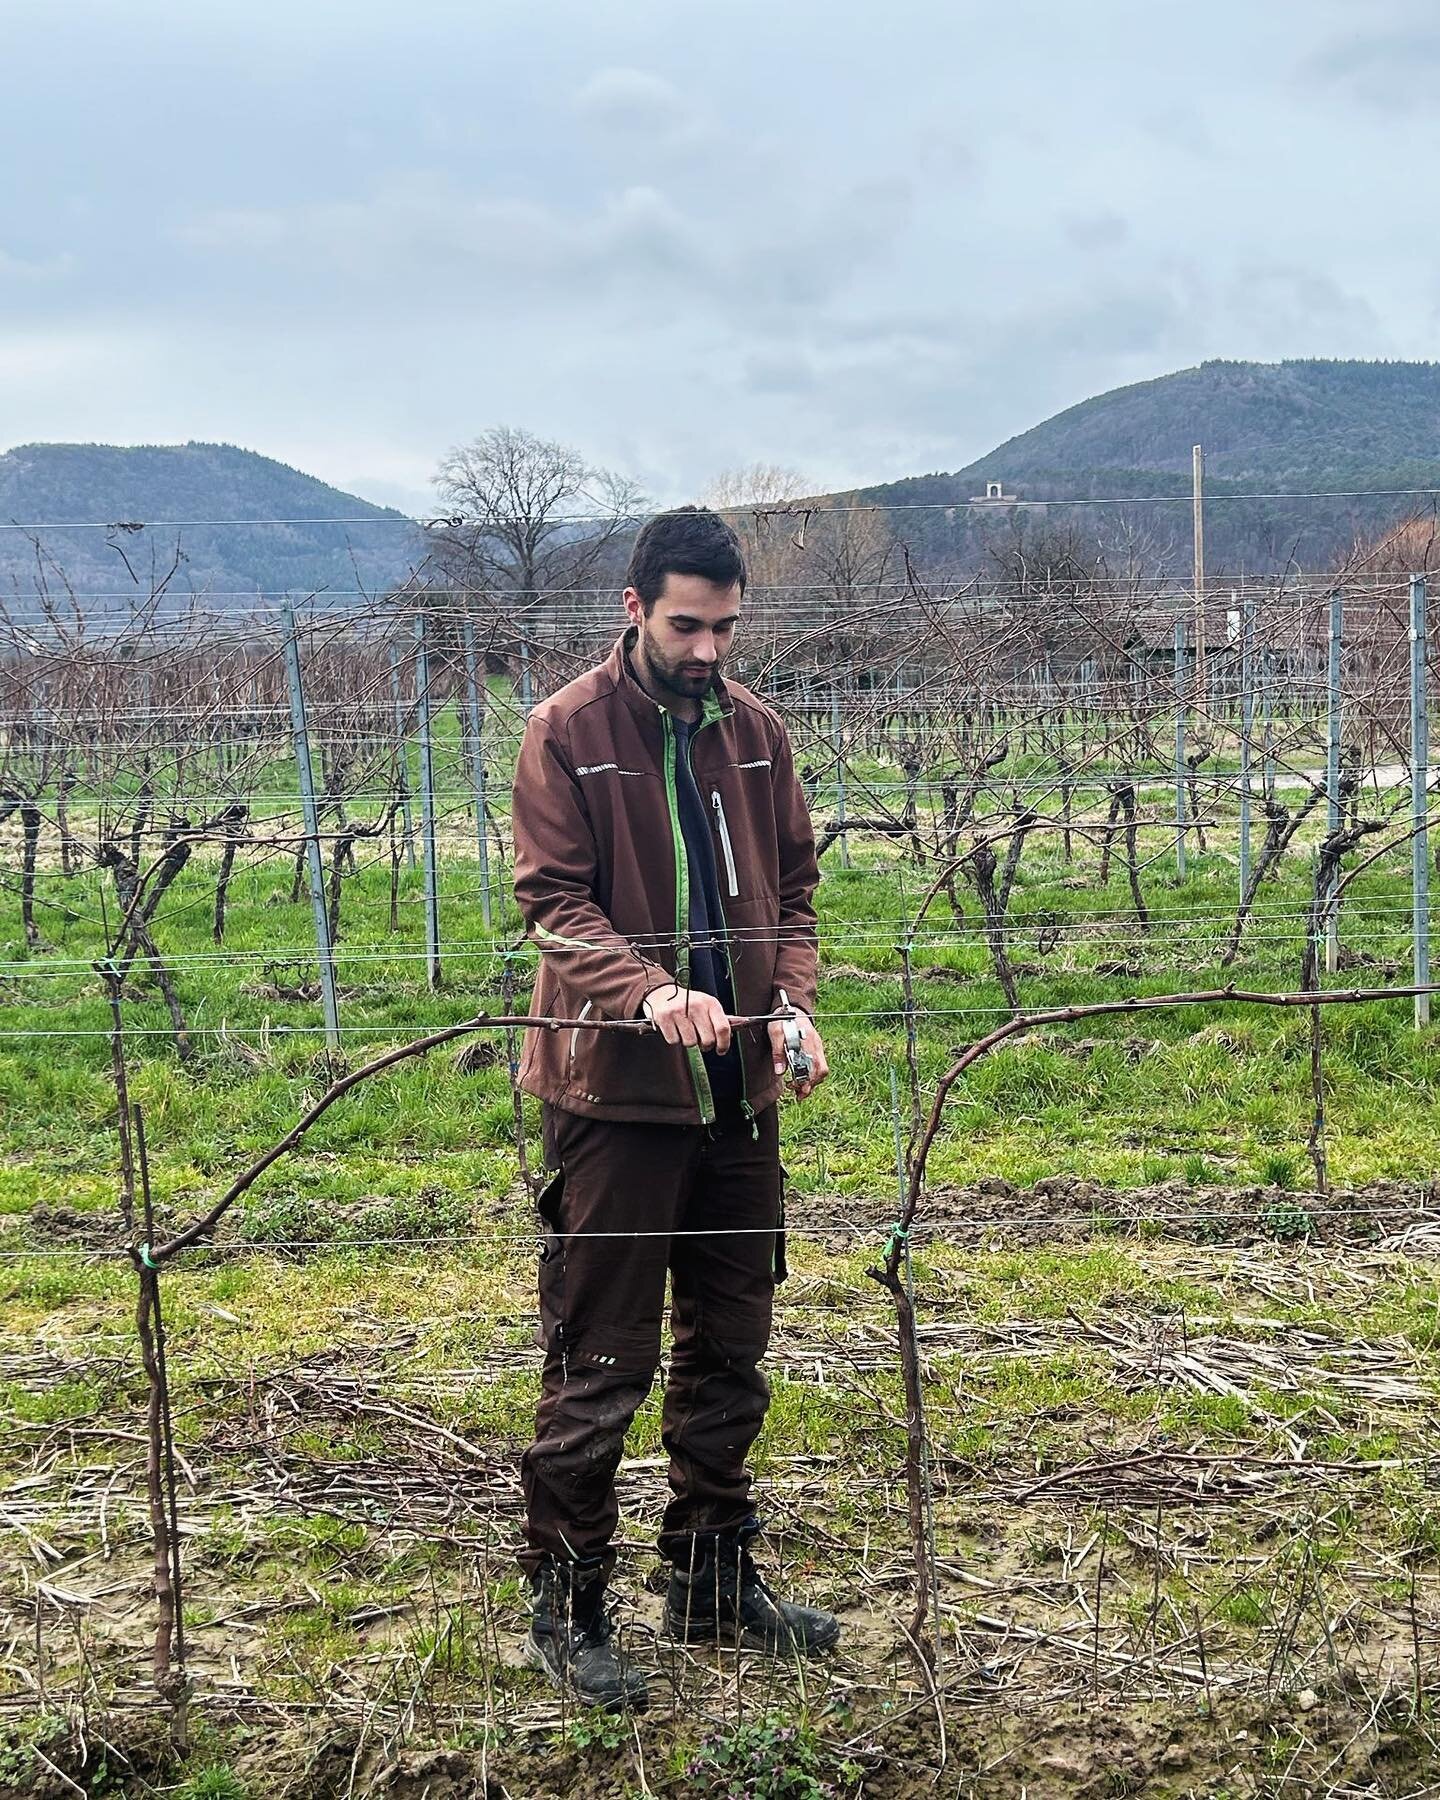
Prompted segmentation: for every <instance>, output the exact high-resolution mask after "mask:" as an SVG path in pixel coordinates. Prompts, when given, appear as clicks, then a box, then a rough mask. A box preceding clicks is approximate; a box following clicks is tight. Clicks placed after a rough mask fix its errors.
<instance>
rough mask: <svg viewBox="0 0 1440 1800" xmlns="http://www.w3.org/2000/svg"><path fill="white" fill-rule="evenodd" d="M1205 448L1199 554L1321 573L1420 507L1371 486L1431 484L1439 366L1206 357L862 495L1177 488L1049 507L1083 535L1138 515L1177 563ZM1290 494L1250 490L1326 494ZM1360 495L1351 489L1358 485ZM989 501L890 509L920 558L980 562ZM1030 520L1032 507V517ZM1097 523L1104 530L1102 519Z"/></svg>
mask: <svg viewBox="0 0 1440 1800" xmlns="http://www.w3.org/2000/svg"><path fill="white" fill-rule="evenodd" d="M1197 443H1198V444H1200V445H1202V446H1203V448H1204V451H1205V486H1206V491H1207V494H1208V495H1209V496H1210V497H1211V499H1212V500H1213V501H1214V504H1213V505H1211V506H1209V507H1207V512H1206V546H1207V557H1208V560H1209V562H1210V565H1211V567H1212V568H1213V569H1214V570H1215V571H1216V572H1217V573H1218V572H1220V571H1221V570H1225V571H1228V572H1231V573H1234V572H1238V571H1240V570H1244V569H1249V570H1252V571H1260V570H1269V569H1274V568H1276V567H1283V566H1284V565H1285V564H1286V563H1287V562H1289V561H1290V560H1291V559H1292V558H1293V559H1294V560H1295V561H1296V562H1298V563H1299V564H1300V565H1301V566H1302V567H1307V568H1321V567H1329V566H1330V565H1331V564H1332V563H1333V562H1334V560H1335V558H1336V557H1337V556H1339V555H1343V554H1344V552H1345V551H1346V550H1347V549H1348V548H1349V546H1350V544H1351V543H1352V542H1353V540H1354V538H1355V537H1356V536H1357V535H1365V534H1369V533H1372V532H1374V531H1376V530H1379V529H1381V528H1383V527H1384V526H1385V525H1386V524H1388V523H1390V522H1392V521H1393V520H1395V519H1396V518H1400V517H1404V516H1405V515H1406V514H1407V513H1409V512H1413V511H1417V510H1426V509H1427V508H1428V504H1429V503H1428V502H1427V501H1426V500H1425V499H1423V498H1413V499H1412V498H1405V497H1401V496H1388V495H1383V494H1379V493H1377V490H1384V489H1415V488H1440V363H1433V362H1341V361H1322V360H1315V359H1309V360H1295V361H1289V362H1279V363H1253V362H1218V361H1217V362H1207V363H1201V364H1200V365H1199V366H1198V367H1197V368H1193V369H1181V370H1179V371H1177V372H1176V373H1175V374H1173V375H1162V376H1159V377H1158V378H1156V379H1155V380H1152V381H1142V382H1136V383H1134V384H1132V385H1131V386H1129V387H1122V388H1115V389H1112V390H1111V391H1110V392H1109V393H1105V394H1099V395H1096V396H1095V397H1094V398H1093V399H1090V400H1083V401H1081V402H1080V403H1079V404H1078V405H1076V406H1071V407H1067V408H1066V409H1065V410H1064V411H1063V412H1059V413H1056V414H1055V415H1054V416H1053V417H1052V418H1049V419H1046V420H1045V421H1043V423H1041V424H1039V425H1035V426H1032V427H1031V428H1030V429H1029V430H1028V431H1023V432H1020V433H1019V434H1018V435H1017V436H1015V437H1012V438H1009V439H1007V440H1006V441H1005V442H1004V443H1003V444H999V445H997V446H996V447H995V449H994V450H992V451H991V452H989V454H988V455H986V456H982V457H979V458H978V459H977V460H976V461H974V462H972V463H970V464H968V465H967V466H966V467H965V468H962V469H959V470H956V471H954V472H950V473H943V474H931V475H917V476H912V477H909V478H906V479H904V480H900V481H892V482H886V483H883V484H880V485H876V486H873V487H867V488H863V489H860V490H859V495H860V497H861V498H863V499H864V500H866V501H870V502H890V503H892V504H909V505H911V506H916V505H922V506H923V505H934V506H939V507H942V508H943V507H952V506H956V507H960V506H964V505H965V503H966V502H968V501H970V500H971V499H972V498H973V497H974V496H976V495H984V493H985V491H986V483H987V481H999V482H1001V483H1002V484H1003V486H1004V490H1005V492H1006V493H1007V494H1008V493H1014V494H1016V495H1018V497H1019V498H1020V499H1022V500H1080V499H1099V500H1107V501H1113V500H1119V499H1122V498H1125V497H1128V496H1137V495H1140V496H1153V495H1159V496H1173V503H1171V504H1166V505H1158V506H1157V505H1149V506H1135V507H1126V508H1114V507H1106V508H1103V509H1102V508H1099V507H1094V508H1085V507H1073V508H1072V507H1065V508H1058V507H1057V508H1054V509H1052V510H1050V511H1049V512H1047V514H1046V516H1047V517H1049V518H1051V519H1054V520H1060V519H1070V520H1074V521H1077V522H1080V523H1082V524H1083V525H1084V527H1085V529H1086V530H1087V531H1090V530H1092V529H1093V530H1094V531H1109V532H1111V533H1112V534H1113V533H1114V532H1115V531H1116V530H1117V529H1119V528H1122V527H1123V528H1124V529H1127V530H1132V531H1133V530H1134V529H1135V528H1136V526H1137V524H1138V525H1139V526H1140V527H1141V528H1142V529H1143V530H1145V531H1146V532H1148V533H1149V534H1150V536H1151V537H1152V538H1153V539H1157V540H1160V547H1161V550H1162V551H1163V549H1164V542H1165V540H1168V541H1169V543H1170V546H1171V556H1172V560H1176V561H1182V560H1185V559H1187V558H1188V554H1189V552H1188V542H1189V518H1188V510H1187V509H1186V507H1185V505H1184V503H1187V502H1188V499H1189V495H1190V463H1191V448H1192V446H1193V445H1195V444H1197ZM1334 490H1345V492H1346V497H1342V498H1325V499H1307V500H1287V499H1261V498H1255V497H1253V496H1258V495H1273V494H1276V493H1285V494H1290V493H1305V494H1313V493H1317V492H1321V491H1324V492H1327V493H1333V491H1334ZM1357 490H1358V491H1360V492H1361V493H1362V495H1369V496H1373V497H1372V498H1364V497H1362V498H1358V499H1357V498H1351V497H1348V496H1349V495H1350V494H1351V493H1352V492H1354V491H1357ZM997 510H998V511H1000V512H1003V511H1004V509H1003V508H1001V509H993V508H984V509H980V508H969V507H966V508H965V510H963V511H961V512H957V514H956V515H955V518H954V519H953V520H951V519H947V517H946V516H945V514H944V513H943V512H941V513H938V514H924V513H916V514H914V515H912V516H910V517H908V518H904V517H897V528H898V529H899V531H900V533H901V535H908V538H909V541H910V542H911V543H912V545H914V546H915V547H916V548H918V549H920V550H921V551H923V552H924V553H925V554H927V556H929V557H930V558H931V559H932V560H934V559H937V558H943V559H944V560H947V561H952V562H956V563H959V564H973V563H975V562H977V561H981V560H983V558H984V555H985V551H986V545H987V542H989V541H990V540H991V539H992V538H993V536H994V533H995V530H996V514H997ZM1030 516H1031V518H1032V519H1033V517H1034V516H1035V515H1033V514H1032V515H1030ZM1106 520H1108V521H1109V524H1108V525H1107V524H1106V523H1105V521H1106Z"/></svg>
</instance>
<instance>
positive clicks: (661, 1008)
mask: <svg viewBox="0 0 1440 1800" xmlns="http://www.w3.org/2000/svg"><path fill="white" fill-rule="evenodd" d="M640 1010H641V1012H642V1013H644V1015H645V1017H646V1018H647V1019H649V1021H650V1022H651V1024H652V1025H653V1026H654V1027H655V1029H656V1030H657V1031H658V1032H659V1033H660V1035H661V1037H663V1038H664V1040H665V1042H666V1043H667V1044H680V1045H683V1046H687V1047H688V1046H689V1045H691V1044H693V1045H695V1046H696V1047H697V1048H698V1049H701V1050H714V1051H717V1052H718V1053H719V1054H720V1055H721V1056H723V1055H724V1054H725V1052H726V1051H727V1050H728V1049H729V1048H730V1019H729V1016H728V1015H727V1014H726V1011H725V1008H724V1007H723V1006H722V1005H721V1004H720V1002H719V1001H718V1000H717V999H716V998H715V996H714V995H713V994H705V993H702V992H701V991H700V990H699V989H698V988H682V987H677V986H675V985H674V984H673V983H672V984H671V986H669V987H661V988H652V989H651V990H650V992H649V993H648V994H647V995H646V996H645V1003H644V1005H643V1006H642V1007H641V1008H640Z"/></svg>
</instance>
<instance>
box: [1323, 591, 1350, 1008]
mask: <svg viewBox="0 0 1440 1800" xmlns="http://www.w3.org/2000/svg"><path fill="white" fill-rule="evenodd" d="M1344 633H1345V596H1344V594H1343V592H1342V591H1341V590H1340V589H1339V588H1336V590H1335V592H1334V593H1333V594H1331V596H1330V661H1329V670H1330V677H1329V703H1328V704H1329V713H1328V731H1327V737H1326V754H1325V829H1326V832H1327V834H1333V833H1334V832H1336V831H1338V830H1339V829H1340V824H1341V813H1340V728H1341V701H1340V669H1341V657H1342V653H1343V647H1344ZM1339 879H1340V873H1339V870H1338V869H1337V870H1336V871H1335V873H1334V874H1333V875H1332V876H1331V878H1330V884H1329V891H1328V892H1327V893H1326V895H1325V973H1326V974H1327V975H1333V974H1334V973H1335V971H1336V969H1337V968H1338V967H1339V963H1340V912H1339V908H1338V906H1337V905H1336V903H1335V890H1336V888H1337V886H1338V885H1339Z"/></svg>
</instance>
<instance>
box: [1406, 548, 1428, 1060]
mask: <svg viewBox="0 0 1440 1800" xmlns="http://www.w3.org/2000/svg"><path fill="white" fill-rule="evenodd" d="M1425 648H1426V635H1425V577H1424V576H1423V575H1412V576H1411V577H1410V828H1411V832H1412V834H1413V835H1412V836H1411V839H1410V868H1411V875H1412V884H1413V899H1414V917H1413V920H1412V926H1411V929H1412V933H1413V937H1414V958H1415V963H1414V966H1415V985H1416V987H1428V986H1429V985H1430V832H1429V828H1428V825H1427V822H1426V821H1427V817H1428V812H1429V803H1430V709H1429V695H1428V683H1427V681H1426V678H1425ZM1415 1023H1416V1025H1417V1026H1421V1025H1428V1024H1429V1023H1430V996H1429V995H1428V994H1417V995H1416V996H1415Z"/></svg>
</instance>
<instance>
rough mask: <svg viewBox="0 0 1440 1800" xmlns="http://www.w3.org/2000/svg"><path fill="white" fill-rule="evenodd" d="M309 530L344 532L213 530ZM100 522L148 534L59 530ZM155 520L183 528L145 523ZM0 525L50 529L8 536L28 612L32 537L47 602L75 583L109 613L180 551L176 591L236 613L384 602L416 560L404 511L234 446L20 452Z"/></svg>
mask: <svg viewBox="0 0 1440 1800" xmlns="http://www.w3.org/2000/svg"><path fill="white" fill-rule="evenodd" d="M308 519H324V520H340V521H343V523H341V524H322V525H313V524H293V523H289V524H254V525H249V524H244V523H211V521H247V520H257V521H259V520H308ZM92 520H98V521H106V522H108V523H109V524H111V525H115V526H121V525H129V524H131V523H135V522H141V523H144V524H145V526H146V528H145V530H143V531H132V530H129V529H117V530H111V531H106V530H95V529H88V530H68V531H67V530H62V529H55V528H54V527H55V526H56V525H64V524H68V523H87V524H88V522H90V521H92ZM161 520H174V521H186V522H185V523H178V524H158V523H151V522H152V521H161ZM0 523H4V524H6V525H9V524H12V523H14V524H18V525H23V526H43V527H45V529H43V530H40V531H37V532H35V533H33V534H31V533H29V532H26V531H21V530H6V531H0V583H3V588H4V591H5V593H6V595H7V596H8V597H10V598H11V599H12V600H16V601H21V602H23V601H25V600H27V599H29V600H32V601H33V597H34V595H35V592H36V586H37V561H36V552H35V548H34V544H33V542H32V541H31V540H32V535H33V537H36V538H38V539H39V542H40V544H41V546H42V549H43V565H44V568H45V576H44V579H45V580H46V583H47V585H48V586H49V588H50V590H51V592H52V593H55V594H60V593H63V591H64V584H65V583H67V582H68V584H69V585H70V587H71V588H73V590H74V591H75V593H76V594H77V595H78V596H79V597H81V598H83V599H85V600H86V602H87V609H88V610H93V611H102V610H106V601H107V598H108V599H110V604H111V605H113V606H117V607H118V606H123V605H124V604H126V603H127V602H128V600H130V599H131V598H136V599H143V598H144V597H145V595H146V594H147V593H148V592H149V588H150V583H151V581H152V579H155V578H158V577H159V576H162V575H163V574H164V573H165V572H166V571H167V570H168V569H169V568H170V566H171V563H172V562H173V561H174V558H175V552H176V548H177V545H178V547H179V551H180V555H181V562H180V566H179V568H178V570H177V571H176V574H175V577H174V580H173V582H172V584H171V588H170V590H169V592H170V593H171V594H172V595H173V596H175V597H177V598H178V597H180V596H183V595H187V594H197V595H204V596H209V597H212V598H213V600H214V603H215V604H216V605H217V606H224V607H234V608H237V609H240V610H243V609H244V606H245V604H246V602H247V600H250V601H253V600H254V599H255V598H256V597H257V596H261V595H265V596H271V597H273V596H278V595H282V594H293V595H302V594H309V593H313V592H315V591H317V590H325V591H328V592H331V593H335V594H340V593H345V594H351V595H353V594H354V592H355V590H356V588H357V587H363V588H364V589H366V590H367V591H370V592H374V591H376V590H379V591H381V592H384V591H385V590H386V589H387V588H390V587H392V586H395V585H397V584H398V583H400V582H401V581H403V580H404V578H405V575H406V573H407V572H408V570H409V569H410V567H411V566H412V564H413V562H414V560H415V559H416V557H417V555H419V554H421V553H422V552H421V550H420V547H419V543H418V534H417V533H416V531H415V528H414V527H413V526H412V525H411V524H410V523H409V522H408V521H407V520H406V519H405V517H404V515H403V514H402V513H399V512H396V511H395V510H394V509H393V508H390V507H384V506H375V505H373V504H372V503H371V502H370V501H368V500H361V499H359V498H358V497H357V496H356V495H354V494H347V493H344V492H342V491H341V490H340V489H339V488H334V487H330V486H329V485H328V484H327V483H326V482H323V481H320V480H317V479H316V477H315V476H313V475H306V474H304V473H302V472H301V471H300V470H298V469H292V468H290V467H289V466H288V465H287V464H285V463H282V462H277V461H275V460H274V458H272V457H268V456H261V455H259V454H258V453H257V452H256V451H253V450H242V449H239V448H238V447H236V446H235V445H233V444H205V443H187V444H143V445H135V446H120V445H115V444H21V445H18V446H17V447H16V448H15V449H13V450H9V451H7V452H5V453H4V454H3V455H0ZM122 551H123V553H124V554H123V558H122V555H121V552H122ZM127 561H128V563H129V565H130V568H129V569H127V567H126V562H127ZM131 570H133V571H134V575H135V576H138V577H139V579H138V581H136V580H134V579H132V574H131ZM62 574H63V580H62ZM112 597H113V598H112Z"/></svg>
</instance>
